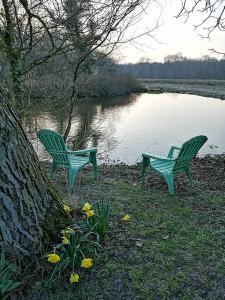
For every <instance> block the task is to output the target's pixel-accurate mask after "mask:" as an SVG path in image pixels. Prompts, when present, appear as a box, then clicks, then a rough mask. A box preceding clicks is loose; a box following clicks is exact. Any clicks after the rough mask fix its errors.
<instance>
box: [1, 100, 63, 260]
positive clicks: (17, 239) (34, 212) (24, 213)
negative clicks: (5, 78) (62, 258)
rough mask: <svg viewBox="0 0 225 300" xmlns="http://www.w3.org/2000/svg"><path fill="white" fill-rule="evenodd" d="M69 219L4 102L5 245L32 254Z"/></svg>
mask: <svg viewBox="0 0 225 300" xmlns="http://www.w3.org/2000/svg"><path fill="white" fill-rule="evenodd" d="M1 98H2V97H1ZM65 218H66V216H65V212H64V211H63V209H62V198H61V196H60V195H59V194H58V193H57V192H56V191H55V190H54V188H53V186H52V185H51V183H50V182H49V180H48V179H47V177H46V175H45V172H44V171H43V170H42V168H41V166H40V163H39V161H38V158H37V155H36V153H35V151H34V149H33V147H32V145H31V143H30V142H29V140H28V139H27V137H26V135H25V133H24V131H23V128H22V126H21V124H20V121H19V119H18V118H17V116H16V114H15V113H14V111H13V110H12V108H11V107H10V105H9V104H8V102H6V101H3V99H0V239H1V243H3V244H5V245H6V246H8V247H11V248H13V251H14V254H16V255H17V254H20V255H21V253H22V254H30V253H32V252H35V251H37V250H38V249H39V247H40V246H41V244H42V243H43V241H49V240H50V239H52V238H53V237H54V236H55V234H56V232H57V230H59V228H62V226H64V225H65ZM67 221H68V220H67Z"/></svg>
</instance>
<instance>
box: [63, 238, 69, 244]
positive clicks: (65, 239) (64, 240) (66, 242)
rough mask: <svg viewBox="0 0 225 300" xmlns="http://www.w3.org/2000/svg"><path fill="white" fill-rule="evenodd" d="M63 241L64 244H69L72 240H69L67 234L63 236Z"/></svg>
mask: <svg viewBox="0 0 225 300" xmlns="http://www.w3.org/2000/svg"><path fill="white" fill-rule="evenodd" d="M62 243H63V244H64V245H68V244H69V243H70V241H69V240H68V238H67V237H66V236H62Z"/></svg>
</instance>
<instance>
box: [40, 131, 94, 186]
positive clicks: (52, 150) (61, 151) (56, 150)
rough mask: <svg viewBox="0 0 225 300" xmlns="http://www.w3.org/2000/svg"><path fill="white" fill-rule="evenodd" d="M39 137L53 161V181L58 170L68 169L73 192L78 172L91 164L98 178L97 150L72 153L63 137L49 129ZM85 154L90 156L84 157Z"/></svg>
mask: <svg viewBox="0 0 225 300" xmlns="http://www.w3.org/2000/svg"><path fill="white" fill-rule="evenodd" d="M37 136H38V138H39V139H40V141H41V142H42V143H43V145H44V147H45V149H46V150H47V152H48V153H49V154H50V155H51V157H52V159H53V162H52V166H51V170H50V178H51V179H52V178H53V176H54V174H55V171H56V168H58V167H63V168H66V169H68V180H69V188H70V190H71V191H73V189H74V184H75V179H76V175H77V172H78V171H79V170H80V169H81V168H83V167H84V166H85V165H87V164H89V163H91V164H93V170H94V175H95V178H97V162H96V153H97V149H96V148H91V149H85V150H77V151H71V150H70V149H69V148H68V147H67V146H66V144H65V143H64V140H63V137H62V136H61V135H60V134H58V133H57V132H55V131H52V130H49V129H42V130H40V131H39V132H38V134H37ZM85 154H89V156H88V157H87V156H83V155H85ZM80 155H82V156H80Z"/></svg>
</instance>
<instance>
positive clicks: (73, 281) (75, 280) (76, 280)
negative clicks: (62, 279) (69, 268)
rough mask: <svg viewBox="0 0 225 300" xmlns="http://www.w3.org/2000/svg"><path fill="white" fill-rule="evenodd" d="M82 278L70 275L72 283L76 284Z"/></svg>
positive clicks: (74, 274)
mask: <svg viewBox="0 0 225 300" xmlns="http://www.w3.org/2000/svg"><path fill="white" fill-rule="evenodd" d="M79 278H80V276H79V275H78V274H76V273H71V275H70V282H71V283H75V282H78V281H79Z"/></svg>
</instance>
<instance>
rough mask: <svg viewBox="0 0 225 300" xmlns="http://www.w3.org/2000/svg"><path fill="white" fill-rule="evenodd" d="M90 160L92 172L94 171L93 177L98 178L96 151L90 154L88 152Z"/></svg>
mask: <svg viewBox="0 0 225 300" xmlns="http://www.w3.org/2000/svg"><path fill="white" fill-rule="evenodd" d="M90 162H91V163H92V165H93V172H94V176H95V179H97V178H98V170H97V159H96V152H91V154H90Z"/></svg>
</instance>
